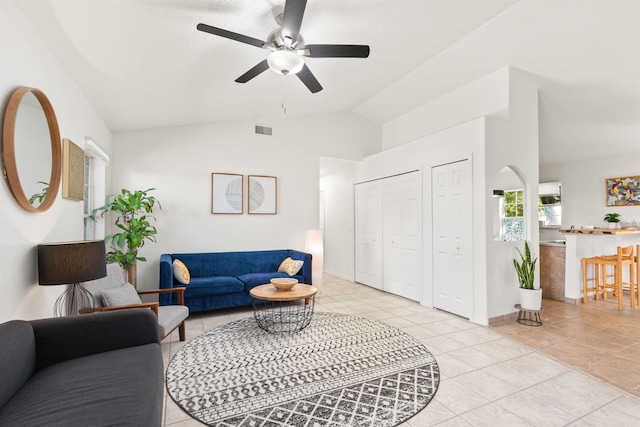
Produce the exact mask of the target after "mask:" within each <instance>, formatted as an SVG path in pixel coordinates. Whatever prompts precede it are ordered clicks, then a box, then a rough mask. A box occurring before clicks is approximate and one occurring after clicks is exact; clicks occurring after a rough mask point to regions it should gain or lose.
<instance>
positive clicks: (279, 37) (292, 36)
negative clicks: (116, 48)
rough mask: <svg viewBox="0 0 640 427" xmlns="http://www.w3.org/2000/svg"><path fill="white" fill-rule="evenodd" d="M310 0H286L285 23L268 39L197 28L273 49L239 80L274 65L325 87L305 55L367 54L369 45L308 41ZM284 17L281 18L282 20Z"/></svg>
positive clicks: (316, 89) (314, 85)
mask: <svg viewBox="0 0 640 427" xmlns="http://www.w3.org/2000/svg"><path fill="white" fill-rule="evenodd" d="M306 5H307V0H286V3H285V6H284V12H283V13H282V15H281V18H280V19H281V27H280V28H279V29H276V30H274V31H273V32H271V34H269V37H268V38H267V41H262V40H260V39H256V38H253V37H249V36H245V35H242V34H238V33H234V32H231V31H227V30H223V29H222V28H216V27H212V26H210V25H206V24H198V26H197V28H198V30H200V31H204V32H205V33H210V34H213V35H216V36H220V37H225V38H228V39H231V40H235V41H238V42H240V43H246V44H250V45H252V46H256V47H259V48H262V49H268V50H270V51H271V52H270V53H269V54H268V55H267V59H265V60H264V61H262V62H260V63H259V64H258V65H256V66H255V67H253V68H252V69H250V70H249V71H247V72H246V73H244V74H243V75H241V76H240V77H238V78H237V79H236V82H238V83H246V82H248V81H249V80H251V79H253V78H254V77H256V76H257V75H259V74H260V73H262V72H264V71H266V70H267V69H269V68H270V69H271V70H273V71H275V72H276V73H279V74H282V75H285V76H286V75H289V74H296V75H297V76H298V78H299V79H300V80H301V81H302V83H304V85H305V86H306V87H307V88H308V89H309V90H310V91H311V92H312V93H316V92H319V91H321V90H322V86H321V85H320V83H319V82H318V80H317V79H316V78H315V76H314V75H313V73H311V70H309V67H307V65H306V64H305V63H304V59H303V57H304V56H308V57H309V58H367V57H368V56H369V46H366V45H351V44H305V43H304V39H303V38H302V36H301V35H300V26H301V25H302V17H303V15H304V9H305V7H306ZM280 19H278V20H279V21H280Z"/></svg>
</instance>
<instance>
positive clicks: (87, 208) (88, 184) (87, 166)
mask: <svg viewBox="0 0 640 427" xmlns="http://www.w3.org/2000/svg"><path fill="white" fill-rule="evenodd" d="M92 163H93V158H92V157H89V156H86V155H85V156H84V239H85V240H93V239H94V234H95V233H94V230H93V226H94V224H93V221H92V220H91V219H89V215H90V214H91V211H92V210H93V206H94V203H93V199H94V198H95V189H94V187H93V181H94V179H93V168H92Z"/></svg>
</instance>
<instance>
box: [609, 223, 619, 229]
mask: <svg viewBox="0 0 640 427" xmlns="http://www.w3.org/2000/svg"><path fill="white" fill-rule="evenodd" d="M609 228H618V223H617V222H610V223H609Z"/></svg>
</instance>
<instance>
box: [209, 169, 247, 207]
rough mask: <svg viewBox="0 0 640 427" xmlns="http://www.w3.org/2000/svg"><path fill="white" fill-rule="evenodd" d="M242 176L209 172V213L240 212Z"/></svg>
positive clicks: (242, 197)
mask: <svg viewBox="0 0 640 427" xmlns="http://www.w3.org/2000/svg"><path fill="white" fill-rule="evenodd" d="M243 188H244V176H243V175H238V174H235V173H217V172H214V173H212V174H211V213H213V214H242V212H243V211H244V204H243V203H244V202H243V200H244V193H243Z"/></svg>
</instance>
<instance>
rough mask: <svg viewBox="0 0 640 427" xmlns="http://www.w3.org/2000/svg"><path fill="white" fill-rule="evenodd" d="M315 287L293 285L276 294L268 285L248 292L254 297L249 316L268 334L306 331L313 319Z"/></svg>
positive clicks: (300, 284)
mask: <svg viewBox="0 0 640 427" xmlns="http://www.w3.org/2000/svg"><path fill="white" fill-rule="evenodd" d="M317 293H318V288H315V287H313V286H311V285H305V284H304V283H297V284H296V285H295V286H294V287H293V288H291V289H290V290H288V291H279V290H277V289H276V288H275V287H274V286H273V285H272V284H271V283H269V284H266V285H260V286H256V287H255V288H253V289H251V290H250V291H249V295H251V296H252V297H253V298H255V301H254V302H253V317H255V319H256V322H257V323H258V326H260V327H261V328H262V329H264V330H265V331H267V332H269V333H272V334H294V333H296V332H300V331H301V330H303V329H304V328H306V327H307V326H308V325H309V323H310V322H311V318H312V317H313V308H314V305H315V296H316V294H317Z"/></svg>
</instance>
